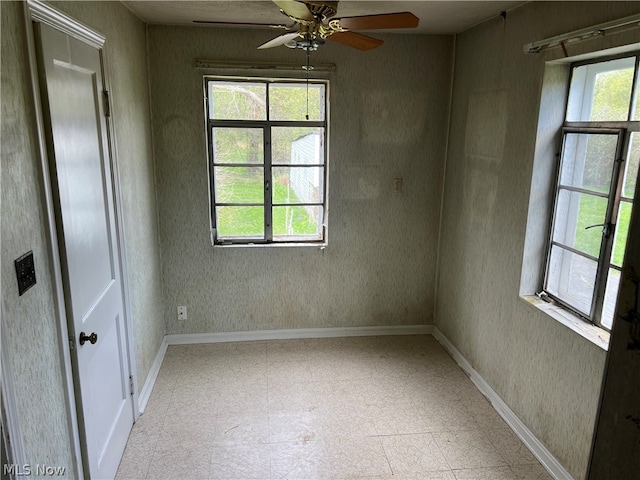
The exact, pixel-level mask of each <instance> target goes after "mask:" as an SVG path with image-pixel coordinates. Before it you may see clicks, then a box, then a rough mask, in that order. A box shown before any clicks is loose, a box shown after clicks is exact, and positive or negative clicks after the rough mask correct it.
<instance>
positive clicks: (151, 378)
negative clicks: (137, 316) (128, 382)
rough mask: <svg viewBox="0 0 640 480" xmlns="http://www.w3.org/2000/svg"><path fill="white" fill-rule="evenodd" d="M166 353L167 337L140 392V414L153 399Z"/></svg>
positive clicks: (163, 339)
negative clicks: (154, 388) (150, 399)
mask: <svg viewBox="0 0 640 480" xmlns="http://www.w3.org/2000/svg"><path fill="white" fill-rule="evenodd" d="M165 353H167V337H166V336H165V337H163V338H162V342H161V343H160V348H159V349H158V353H157V354H156V358H155V359H154V360H153V363H152V364H151V368H150V369H149V373H148V374H147V379H146V380H145V381H144V385H143V386H142V390H140V395H139V396H138V409H139V411H140V413H143V412H144V409H145V408H147V403H149V397H151V392H152V391H153V386H154V385H155V383H156V379H157V378H158V373H160V367H161V366H162V361H163V360H164V355H165Z"/></svg>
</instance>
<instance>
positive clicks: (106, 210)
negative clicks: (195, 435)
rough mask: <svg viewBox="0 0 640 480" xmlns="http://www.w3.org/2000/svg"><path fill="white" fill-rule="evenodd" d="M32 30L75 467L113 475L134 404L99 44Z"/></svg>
mask: <svg viewBox="0 0 640 480" xmlns="http://www.w3.org/2000/svg"><path fill="white" fill-rule="evenodd" d="M35 28H36V38H37V39H38V42H37V43H38V46H37V48H38V50H39V52H38V53H39V55H38V57H39V58H38V61H39V73H40V83H41V85H40V86H41V92H42V101H43V107H44V112H45V117H46V119H45V123H47V122H48V125H47V127H48V128H47V130H48V132H47V133H48V148H49V157H50V162H51V176H52V179H51V181H52V185H53V190H54V197H55V203H56V216H57V228H58V237H59V245H60V257H61V260H62V266H63V278H64V287H65V301H66V310H67V316H68V318H69V334H70V335H74V336H75V345H74V346H73V350H72V352H71V357H72V361H73V364H74V365H73V367H74V376H75V383H76V397H77V399H78V405H79V412H78V414H79V415H78V416H79V422H80V432H81V435H84V438H83V439H82V441H81V444H82V447H83V455H84V457H85V458H84V463H85V472H89V474H90V475H91V478H95V479H97V478H113V477H114V476H115V473H116V470H117V468H118V464H119V462H120V459H121V457H122V453H123V451H124V447H125V444H126V441H127V437H128V434H129V432H130V430H131V426H132V425H133V420H134V409H133V397H132V395H131V391H130V381H129V363H128V352H127V341H126V340H127V339H126V331H125V319H124V303H123V288H122V277H121V271H120V261H119V260H120V257H119V255H120V252H119V246H118V238H117V230H116V219H115V211H114V193H113V182H112V176H111V161H110V148H109V141H108V137H107V127H106V117H105V103H104V92H103V90H104V87H103V71H102V52H101V51H100V50H98V49H96V48H94V47H92V46H90V45H88V44H86V43H84V42H82V41H80V40H78V39H75V38H73V37H71V36H69V35H66V34H64V33H62V32H61V31H59V30H56V29H54V28H52V27H49V26H47V25H44V24H36V25H35Z"/></svg>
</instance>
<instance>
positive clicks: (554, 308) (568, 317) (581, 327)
mask: <svg viewBox="0 0 640 480" xmlns="http://www.w3.org/2000/svg"><path fill="white" fill-rule="evenodd" d="M520 298H521V299H522V300H524V301H525V302H527V303H528V304H529V305H531V306H533V307H534V308H536V309H538V310H540V311H542V312H544V313H546V314H547V315H549V316H550V317H551V318H553V319H554V320H556V321H558V322H560V323H561V324H563V325H564V326H565V327H567V328H569V329H571V330H573V331H574V332H576V333H577V334H578V335H580V336H581V337H583V338H585V339H587V340H589V341H590V342H591V343H593V344H594V345H596V346H598V347H600V348H601V349H603V350H604V351H605V352H606V351H607V350H608V349H609V338H610V336H611V334H610V333H609V332H607V331H606V330H603V329H601V328H599V327H596V326H595V325H591V324H589V323H587V322H585V321H584V320H582V319H581V318H580V317H578V316H577V315H575V314H573V313H571V312H570V311H569V310H567V309H565V308H562V307H561V306H559V305H557V304H553V303H547V302H545V301H544V300H540V299H539V298H538V297H536V296H535V295H521V296H520Z"/></svg>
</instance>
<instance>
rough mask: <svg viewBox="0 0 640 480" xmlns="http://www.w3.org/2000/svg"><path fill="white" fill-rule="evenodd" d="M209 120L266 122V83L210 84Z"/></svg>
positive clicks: (214, 82) (213, 82)
mask: <svg viewBox="0 0 640 480" xmlns="http://www.w3.org/2000/svg"><path fill="white" fill-rule="evenodd" d="M208 85H209V118H211V119H214V120H266V119H267V102H266V98H267V86H266V84H264V83H249V82H216V81H212V82H209V84H208Z"/></svg>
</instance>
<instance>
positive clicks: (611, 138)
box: [543, 55, 640, 330]
mask: <svg viewBox="0 0 640 480" xmlns="http://www.w3.org/2000/svg"><path fill="white" fill-rule="evenodd" d="M561 134H562V148H561V152H560V156H559V167H558V175H557V182H556V189H555V204H554V210H553V212H554V213H553V217H552V223H551V228H550V240H549V247H548V251H547V263H546V270H545V276H544V288H543V291H544V293H546V294H547V295H548V296H550V297H552V298H553V299H555V300H556V301H558V302H559V303H561V304H562V305H563V306H565V307H567V308H569V309H570V310H572V311H573V312H575V313H577V314H578V315H580V316H581V317H583V318H585V319H586V320H588V321H590V322H592V323H594V324H596V325H598V326H600V327H602V328H604V329H607V330H610V329H611V327H612V324H613V315H614V310H615V304H616V299H617V293H618V283H619V281H620V272H621V268H622V261H623V258H624V252H625V245H626V241H627V232H628V229H629V220H630V216H631V210H632V207H633V199H634V192H635V186H636V180H637V177H638V164H639V163H640V102H638V55H635V56H627V57H625V58H616V59H612V60H606V61H600V62H598V63H589V64H576V65H573V66H572V70H571V81H570V86H569V96H568V101H567V109H566V118H565V122H564V125H563V128H562V132H561Z"/></svg>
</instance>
